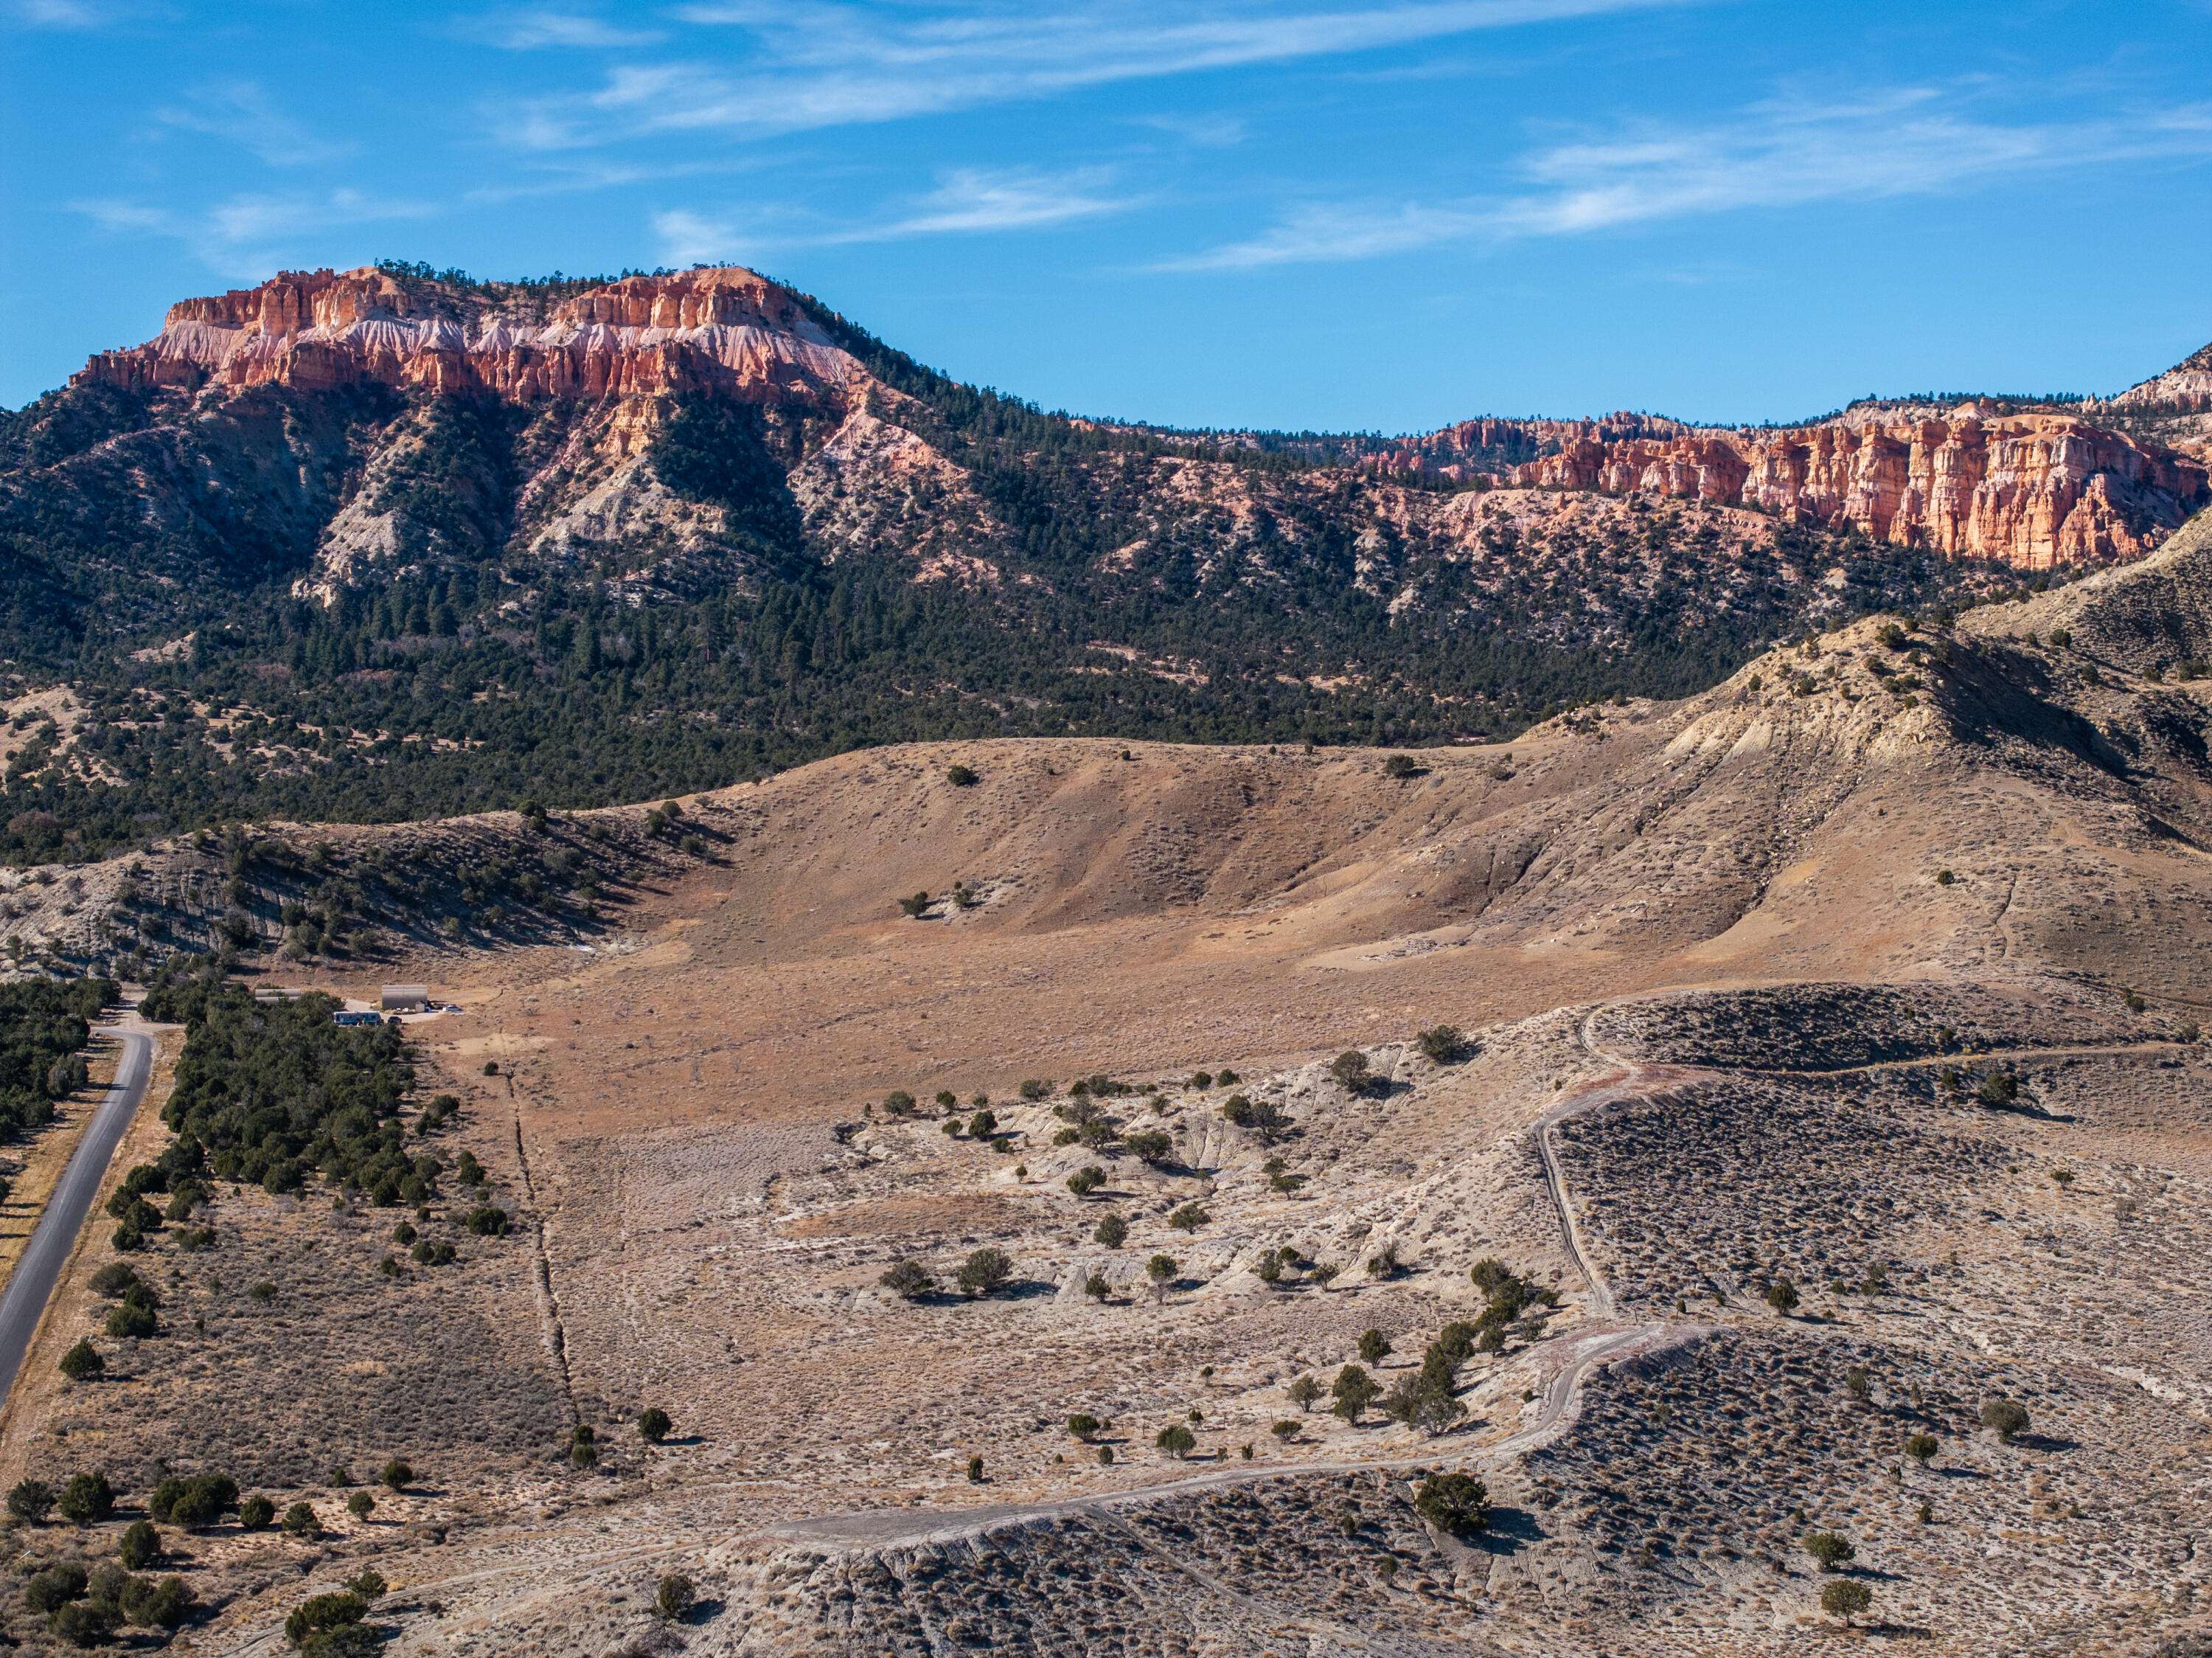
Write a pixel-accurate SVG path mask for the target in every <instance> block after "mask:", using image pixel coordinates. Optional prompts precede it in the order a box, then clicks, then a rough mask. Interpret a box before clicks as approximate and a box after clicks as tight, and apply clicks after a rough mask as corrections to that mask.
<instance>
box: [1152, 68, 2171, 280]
mask: <svg viewBox="0 0 2212 1658" xmlns="http://www.w3.org/2000/svg"><path fill="white" fill-rule="evenodd" d="M1954 103H1955V100H1954V98H1953V97H1952V96H1951V95H1950V94H1947V93H1946V92H1944V91H1943V90H1942V89H1940V88H1930V87H1911V88H1897V89H1893V90H1887V91H1883V92H1881V93H1878V94H1870V95H1868V96H1864V97H1861V98H1856V99H1850V100H1844V101H1829V102H1812V101H1801V100H1788V101H1774V102H1770V103H1765V104H1761V105H1758V106H1755V107H1752V108H1750V109H1747V110H1746V111H1744V112H1742V113H1741V114H1740V115H1739V116H1738V117H1737V118H1736V119H1733V120H1730V121H1728V122H1724V123H1720V124H1717V125H1699V126H1681V125H1662V124H1658V123H1648V122H1647V123H1638V124H1635V125H1631V126H1629V127H1626V128H1625V129H1623V130H1622V131H1620V132H1618V133H1615V134H1613V135H1612V136H1610V137H1606V138H1603V139H1590V140H1585V141H1582V142H1577V143H1561V144H1555V145H1552V146H1550V147H1548V148H1546V149H1540V150H1537V151H1534V152H1533V153H1532V154H1530V155H1528V156H1526V157H1524V158H1523V160H1522V162H1521V163H1520V164H1519V166H1518V168H1516V172H1517V174H1518V175H1519V177H1520V179H1521V180H1522V187H1521V188H1520V189H1518V190H1516V191H1512V192H1505V193H1502V194H1498V195H1491V196H1468V197H1458V198H1451V199H1448V200H1443V201H1437V202H1421V201H1401V202H1395V203H1384V204H1375V203H1371V202H1361V203H1306V204H1298V205H1297V206H1294V207H1292V208H1291V209H1290V210H1287V211H1285V213H1284V214H1283V215H1282V216H1281V217H1280V218H1279V220H1278V221H1277V222H1276V223H1274V224H1273V225H1271V226H1270V227H1268V228H1267V229H1265V230H1263V231H1261V232H1260V233H1259V234H1258V235H1255V236H1250V237H1247V238H1244V239H1242V240H1239V241H1231V242H1225V243H1223V244H1220V245H1219V246H1217V247H1210V248H1205V249H1201V250H1200V251H1198V252H1196V253H1190V254H1187V255H1183V256H1181V257H1178V258H1175V259H1166V260H1163V261H1160V262H1159V264H1158V265H1156V266H1155V267H1154V268H1155V269H1161V270H1178V271H1227V270H1250V269H1255V268H1257V267H1261V266H1267V265H1293V264H1313V263H1320V262H1324V261H1340V260H1347V259H1372V258H1376V257H1378V256H1381V255H1384V254H1389V253H1405V252H1407V251H1410V250H1412V249H1415V248H1419V247H1432V246H1435V245H1437V244H1438V243H1445V242H1459V241H1482V240H1489V241H1511V240H1515V239H1517V238H1524V237H1536V236H1563V235H1582V234H1587V233H1589V232H1592V231H1599V230H1607V229H1618V228H1620V227H1623V226H1628V225H1635V224H1644V223H1654V222H1662V221H1666V220H1673V219H1680V218H1686V217H1692V216H1700V215H1709V214H1716V213H1729V212H1737V211H1742V210H1753V209H1775V208H1790V207H1802V206H1807V205H1811V204H1818V203H1821V202H1843V201H1875V200H1881V199H1883V198H1894V197H1900V196H1919V195H1936V194H1943V193H1947V192H1956V191H1960V190H1966V189H1969V188H1972V187H1973V186H1976V185H1978V184H1984V183H1987V182H1989V181H1991V180H2002V179H2012V178H2020V177H2023V176H2027V175H2030V174H2044V173H2051V172H2057V171H2060V170H2077V171H2078V170H2081V169H2084V168H2095V167H2100V166H2108V165H2113V164H2118V163H2125V162H2151V161H2155V160H2159V159H2161V158H2164V159H2172V160H2188V159H2197V158H2203V157H2208V156H2212V103H2200V104H2189V105H2182V106H2175V107H2166V108H2163V109H2136V110H2132V111H2127V112H2123V113H2115V114H2112V115H2108V116H2103V117H2099V118H2095V119H2075V120H2064V121H2060V120H2044V121H2034V120H2031V121H2015V122H2004V121H1999V120H1992V119H1977V118H1975V117H1973V116H1971V115H1968V114H1966V113H1961V112H1960V110H1959V109H1957V108H1955V107H1954Z"/></svg>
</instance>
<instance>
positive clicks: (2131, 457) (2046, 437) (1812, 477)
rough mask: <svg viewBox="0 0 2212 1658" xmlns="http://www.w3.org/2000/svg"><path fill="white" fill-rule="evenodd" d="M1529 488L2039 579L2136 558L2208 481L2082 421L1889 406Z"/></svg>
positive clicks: (1607, 465)
mask: <svg viewBox="0 0 2212 1658" xmlns="http://www.w3.org/2000/svg"><path fill="white" fill-rule="evenodd" d="M1510 476H1511V479H1512V481H1513V482H1514V483H1516V484H1517V485H1522V486H1523V487H1528V488H1538V489H1565V490H1603V491H1610V492H1613V493H1617V494H1626V493H1630V492H1643V493H1646V494H1651V495H1661V496H1673V497H1683V498H1687V499H1694V500H1701V501H1711V502H1716V503H1731V504H1738V505H1742V506H1748V507H1754V508H1757V509H1760V510H1762V511H1765V512H1767V513H1771V514H1773V515H1777V516H1778V517H1781V518H1784V519H1788V520H1794V521H1797V522H1800V523H1804V524H1811V525H1817V526H1820V527H1825V528H1829V529H1844V528H1853V529H1857V530H1858V531H1860V532H1861V533H1863V534H1866V535H1868V536H1870V537H1872V538H1874V539H1877V540H1882V541H1888V542H1891V543H1893V544H1895V545H1897V546H1910V547H1926V548H1929V549H1931V550H1933V551H1935V552H1941V553H1943V554H1945V555H1946V556H1948V557H1954V558H1992V559H1997V560H2000V561H2002V562H2003V563H2006V564H2015V565H2018V566H2020V567H2021V568H2022V569H2028V570H2040V569H2047V568H2050V567H2051V566H2053V565H2058V564H2085V563H2090V562H2094V561H2097V560H2101V559H2112V558H2134V557H2136V556H2138V555H2140V554H2142V553H2143V552H2148V550H2149V549H2150V548H2151V547H2153V546H2156V545H2157V544H2158V542H2159V541H2160V540H2161V539H2164V538H2165V536H2166V535H2167V534H2168V533H2171V532H2172V530H2173V529H2174V528H2176V527H2178V526H2179V525H2180V524H2181V522H2182V521H2184V520H2185V519H2186V518H2187V517H2188V516H2189V515H2190V514H2191V512H2193V511H2195V510H2196V509H2197V508H2198V507H2200V506H2202V505H2203V504H2204V503H2205V501H2206V500H2207V498H2208V491H2207V485H2206V473H2205V468H2204V467H2203V466H2202V465H2200V464H2199V463H2197V462H2196V461H2194V460H2190V459H2189V458H2187V457H2185V456H2184V455H2181V454H2177V453H2175V452H2173V451H2172V450H2170V449H2167V448H2165V447H2163V446H2162V445H2157V444H2151V443H2139V442H2136V440H2135V439H2133V438H2131V437H2129V436H2126V435H2124V434H2123V433H2121V432H2118V431H2116V430H2111V429H2109V428H2106V427H2104V426H2100V425H2097V424H2093V423H2092V422H2090V421H2089V420H2087V419H2086V418H2082V417H2081V416H2078V415H2073V414H2063V413H2056V412H2043V411H2039V412H2034V413H2028V414H2018V415H1996V414H1991V413H1987V412H1985V411H1984V410H1983V409H1982V408H1981V407H1980V406H1979V405H1975V404H1971V403H1969V404H1962V405H1959V406H1958V407H1956V408H1954V409H1949V410H1946V411H1940V412H1939V411H1934V410H1932V409H1928V408H1897V407H1894V406H1892V407H1890V408H1888V409H1887V410H1885V409H1882V408H1881V407H1879V406H1875V407H1872V408H1869V409H1864V410H1858V411H1852V413H1851V414H1850V415H1846V416H1842V417H1838V418H1836V419H1833V420H1828V421H1823V422H1820V423H1819V424H1815V425H1810V426H1800V427H1784V428H1779V429H1775V430H1737V431H1716V430H1700V431H1696V432H1686V433H1683V434H1681V435H1679V436H1670V437H1657V438H1654V437H1629V438H1620V439H1607V438H1605V437H1601V436H1593V437H1584V438H1577V439H1576V440H1575V441H1573V442H1569V443H1566V444H1565V445H1563V446H1562V447H1561V448H1559V450H1558V451H1557V452H1556V453H1553V454H1547V455H1544V456H1542V457H1541V458H1539V459H1537V460H1532V461H1528V462H1525V463H1523V464H1522V465H1520V466H1516V467H1515V468H1514V469H1513V471H1512V472H1511V474H1510Z"/></svg>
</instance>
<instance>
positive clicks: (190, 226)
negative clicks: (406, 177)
mask: <svg viewBox="0 0 2212 1658" xmlns="http://www.w3.org/2000/svg"><path fill="white" fill-rule="evenodd" d="M70 208H71V209H72V210H74V211H76V212H77V213H80V214H82V215H83V216H85V217H86V218H88V219H90V220H91V221H92V222H94V224H96V225H98V226H99V227H100V229H103V230H108V231H112V232H114V233H116V234H118V235H154V236H162V237H167V239H169V240H171V241H177V242H180V243H182V244H183V245H184V246H185V247H187V248H189V249H190V250H191V252H192V253H193V254H195V255H196V256H197V258H198V259H200V260H201V261H202V262H203V263H204V264H206V265H208V266H209V267H210V268H211V269H213V270H215V271H220V272H222V273H223V274H224V275H225V276H229V277H263V276H266V275H267V274H268V273H269V271H270V269H272V268H273V267H274V266H276V265H279V264H281V263H283V260H284V259H285V258H286V257H288V255H290V256H296V254H297V252H298V251H299V250H301V249H304V248H310V247H317V246H319V245H320V244H321V242H322V241H323V239H324V238H326V237H327V235H328V234H329V233H330V232H331V231H334V230H341V229H350V228H352V227H355V226H358V225H364V224H376V223H385V222H401V221H404V220H410V219H422V218H428V217H430V216H432V215H434V214H435V213H436V212H437V211H438V210H437V209H436V208H435V207H434V206H432V205H430V204H428V203H423V202H417V201H407V200H400V199H396V198H388V197H379V196H371V195H368V194H367V193H365V192H362V191H359V190H353V189H337V190H328V191H301V192H287V193H284V194H258V193H246V194H240V195H233V196H229V197H227V198H224V199H223V200H222V201H219V202H216V203H214V204H210V205H209V206H206V207H204V208H196V209H193V210H189V211H186V210H179V209H176V208H173V207H166V206H160V205H155V204H149V203H145V202H134V201H126V200H122V199H118V198H86V199H82V200H78V201H75V202H72V203H70Z"/></svg>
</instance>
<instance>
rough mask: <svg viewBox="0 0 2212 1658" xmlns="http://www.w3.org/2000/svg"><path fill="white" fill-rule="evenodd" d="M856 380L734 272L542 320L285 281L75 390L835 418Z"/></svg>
mask: <svg viewBox="0 0 2212 1658" xmlns="http://www.w3.org/2000/svg"><path fill="white" fill-rule="evenodd" d="M866 379H867V376H866V371H865V370H864V369H861V367H860V364H859V363H856V362H855V361H854V359H853V358H852V357H849V356H848V355H847V354H846V353H845V352H844V351H843V350H840V349H839V348H838V347H837V346H836V345H835V344H832V343H831V341H830V339H829V337H828V336H827V335H826V334H824V333H823V332H822V330H821V329H820V328H819V327H817V326H816V325H815V323H814V321H813V320H812V319H811V318H810V317H809V316H808V315H807V314H806V313H805V310H804V308H802V307H801V306H800V305H799V302H798V301H797V299H796V298H795V297H794V296H793V295H791V294H790V293H788V292H787V290H783V289H781V288H779V287H777V286H776V285H775V283H771V282H769V281H767V280H766V279H765V278H763V277H758V276H756V275H755V274H754V273H753V272H751V271H746V270H742V269H739V268H737V267H735V266H730V267H725V268H721V269H714V270H696V271H680V272H677V273H675V274H672V275H665V276H643V277H625V278H624V279H623V280H622V281H619V282H614V283H606V284H605V285H603V286H600V287H597V288H592V289H587V290H584V291H583V292H581V293H578V294H574V295H572V296H569V297H568V298H566V299H563V300H562V301H560V302H557V303H554V304H550V305H549V304H547V303H546V302H545V301H544V299H543V297H542V296H538V295H537V294H535V293H533V292H532V291H531V290H526V289H523V288H521V287H520V286H507V287H492V286H485V287H483V288H464V287H459V286H457V285H454V284H450V283H435V284H434V283H418V282H413V281H408V280H402V279H400V278H398V277H394V276H392V275H391V274H389V273H387V272H386V271H381V270H375V269H367V268H364V269H362V270H358V271H288V272H286V273H284V274H283V275H282V276H279V277H275V278H273V279H271V280H270V281H268V282H265V283H262V284H261V285H260V286H259V287H258V288H248V289H238V290H233V291H232V292H230V293H227V294H219V295H216V296H212V297H210V298H204V299H191V300H185V301H184V302H181V303H179V304H177V305H174V306H172V307H171V308H170V309H169V314H168V317H167V320H166V321H165V322H164V324H163V326H162V328H161V332H160V333H159V334H157V335H155V338H152V339H151V340H149V341H148V342H147V343H146V344H143V345H137V346H133V347H131V349H129V350H120V351H104V352H101V353H100V355H98V356H97V357H94V358H93V359H92V360H91V362H90V363H88V364H87V365H86V366H85V368H84V369H83V370H82V372H81V373H80V374H79V375H77V376H76V381H78V382H92V383H104V384H108V385H114V386H119V387H125V388H126V389H131V390H145V389H149V388H153V387H199V386H203V385H206V384H210V383H213V384H216V385H221V386H228V387H249V386H259V385H269V384H276V385H283V386H288V387H297V388H300V389H303V390H319V389H329V388H334V387H340V386H346V385H353V384H357V383H359V382H362V381H378V382H381V383H383V384H386V385H390V386H397V387H404V388H407V389H419V390H422V391H426V392H434V393H435V392H459V391H480V392H489V393H494V394H495V395H497V396H500V397H502V398H507V399H513V400H514V401H518V402H532V401H536V400H538V399H551V398H584V399H601V398H639V397H651V396H654V395H657V394H660V393H678V392H688V391H711V392H715V393H720V394H722V395H725V396H730V397H734V398H740V399H745V400H747V401H751V402H758V403H776V404H783V403H802V404H803V403H842V399H843V396H844V394H845V393H847V392H848V391H849V390H851V389H853V388H854V387H858V386H860V384H862V383H864V382H865V381H866Z"/></svg>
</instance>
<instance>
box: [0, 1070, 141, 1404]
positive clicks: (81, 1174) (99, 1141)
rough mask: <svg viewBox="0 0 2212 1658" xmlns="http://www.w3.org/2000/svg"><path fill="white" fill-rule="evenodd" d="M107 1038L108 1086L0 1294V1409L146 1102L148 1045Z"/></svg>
mask: <svg viewBox="0 0 2212 1658" xmlns="http://www.w3.org/2000/svg"><path fill="white" fill-rule="evenodd" d="M114 1034H115V1036H116V1038H117V1039H118V1040H119V1041H121V1043H122V1044H123V1059H122V1063H121V1064H118V1065H117V1066H116V1068H115V1084H114V1086H113V1087H112V1088H109V1089H108V1090H107V1098H106V1099H105V1100H101V1101H100V1105H99V1106H98V1107H97V1108H96V1109H95V1110H94V1112H93V1115H92V1123H91V1125H90V1126H89V1127H88V1128H87V1129H86V1130H85V1131H84V1138H83V1139H82V1140H80V1141H78V1142H77V1148H76V1153H75V1154H74V1155H72V1156H71V1157H70V1161H69V1167H67V1168H65V1169H64V1170H63V1171H62V1178H61V1180H60V1182H59V1183H58V1185H57V1186H55V1187H54V1193H53V1196H52V1198H48V1199H47V1201H46V1213H45V1214H43V1215H41V1216H40V1217H39V1226H38V1229H37V1230H36V1231H35V1232H33V1233H32V1234H31V1241H30V1243H29V1244H28V1245H27V1247H25V1248H24V1251H23V1258H22V1259H21V1260H20V1261H18V1262H16V1263H15V1276H14V1277H10V1278H9V1280H8V1290H7V1293H6V1294H5V1295H0V1405H5V1404H6V1403H7V1402H8V1394H9V1391H10V1390H11V1389H13V1388H14V1387H15V1373H16V1371H18V1370H20V1369H21V1368H22V1365H23V1355H24V1354H25V1353H27V1352H28V1351H29V1350H30V1347H31V1337H32V1335H33V1333H34V1332H36V1331H37V1330H38V1327H39V1318H40V1314H43V1313H44V1312H45V1311H46V1297H48V1296H49V1295H52V1294H53V1293H54V1283H55V1281H56V1280H57V1279H58V1278H59V1277H61V1274H62V1267H63V1266H64V1264H66V1263H67V1261H68V1260H69V1258H70V1250H72V1249H74V1248H75V1247H76V1234H77V1232H78V1230H79V1229H80V1228H82V1226H83V1225H84V1217H85V1216H86V1215H88V1213H90V1212H91V1210H92V1205H93V1201H94V1199H95V1198H98V1197H99V1196H100V1177H101V1176H102V1175H103V1174H105V1173H106V1172H107V1160H108V1159H109V1158H110V1157H112V1156H113V1155H115V1148H116V1147H117V1146H118V1144H119V1143H121V1142H122V1139H123V1132H124V1131H125V1129H127V1128H129V1127H130V1126H131V1118H132V1117H133V1116H135V1115H136V1114H137V1110H138V1102H139V1101H140V1100H143V1099H144V1098H145V1097H146V1079H147V1076H148V1075H149V1073H150V1072H151V1071H152V1070H153V1064H152V1061H153V1058H154V1039H153V1038H152V1037H150V1036H143V1035H141V1034H140V1033H137V1032H136V1031H117V1032H115V1033H114Z"/></svg>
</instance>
